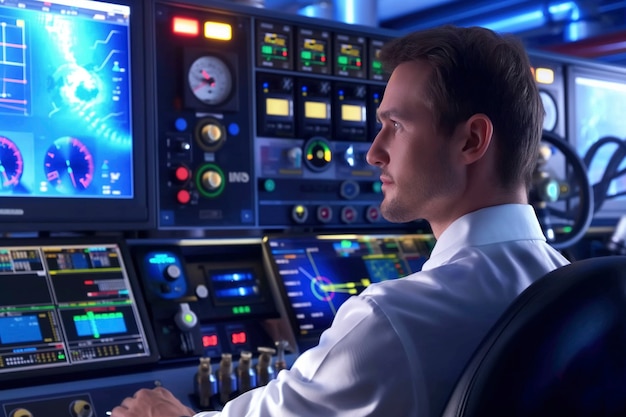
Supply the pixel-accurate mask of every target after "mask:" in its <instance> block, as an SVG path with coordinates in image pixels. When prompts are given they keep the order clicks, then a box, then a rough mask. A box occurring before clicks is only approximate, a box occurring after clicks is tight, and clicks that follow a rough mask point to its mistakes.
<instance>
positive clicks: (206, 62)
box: [187, 55, 233, 106]
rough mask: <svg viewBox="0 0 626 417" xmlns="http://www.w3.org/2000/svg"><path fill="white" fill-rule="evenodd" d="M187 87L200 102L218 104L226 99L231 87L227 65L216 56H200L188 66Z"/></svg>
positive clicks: (231, 79)
mask: <svg viewBox="0 0 626 417" xmlns="http://www.w3.org/2000/svg"><path fill="white" fill-rule="evenodd" d="M187 79H188V81H189V88H190V89H191V92H192V93H193V95H194V96H195V97H196V98H197V99H198V100H200V101H201V102H203V103H205V104H209V105H212V106H214V105H218V104H221V103H223V102H224V101H226V99H228V97H229V96H230V94H231V92H232V89H233V77H232V74H231V72H230V69H229V68H228V65H226V63H225V62H224V61H223V60H222V59H221V58H218V57H216V56H210V55H206V56H201V57H199V58H197V59H196V60H195V61H193V63H192V64H191V65H190V66H189V72H188V74H187Z"/></svg>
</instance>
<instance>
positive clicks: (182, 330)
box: [130, 239, 282, 360]
mask: <svg viewBox="0 0 626 417" xmlns="http://www.w3.org/2000/svg"><path fill="white" fill-rule="evenodd" d="M130 248H131V251H132V253H133V259H134V261H135V263H136V268H137V271H138V274H139V276H140V277H141V281H142V286H143V289H144V292H145V298H146V304H147V306H148V307H147V308H148V311H149V313H150V321H151V324H152V327H153V329H154V330H155V335H156V340H157V345H158V348H159V352H160V353H161V357H162V358H163V359H172V358H178V359H180V358H185V357H198V356H204V357H208V358H212V359H213V360H218V359H220V358H221V356H222V354H224V353H228V354H231V355H233V356H234V357H235V358H238V357H239V356H240V354H241V353H242V352H244V351H247V352H255V353H256V352H257V350H258V348H259V347H268V346H269V347H273V346H274V343H275V342H274V341H275V340H279V339H281V338H282V337H281V336H280V335H270V334H269V333H268V330H266V328H264V321H265V320H272V319H277V318H278V317H279V311H278V308H277V306H276V302H275V296H274V295H273V292H272V287H271V284H270V280H269V278H268V276H267V274H266V272H265V269H264V266H263V262H262V248H261V241H260V239H250V240H245V239H231V240H229V239H214V240H211V239H209V240H204V239H201V240H187V241H167V242H161V243H159V242H150V241H146V240H138V241H131V242H130ZM266 326H267V325H266Z"/></svg>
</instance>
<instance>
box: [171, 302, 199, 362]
mask: <svg viewBox="0 0 626 417" xmlns="http://www.w3.org/2000/svg"><path fill="white" fill-rule="evenodd" d="M174 323H176V326H178V328H179V329H180V330H181V334H180V349H181V350H182V351H183V352H185V353H189V352H193V351H194V350H195V348H196V347H195V342H194V340H193V339H194V338H193V335H192V334H191V332H190V331H191V330H192V329H193V328H194V327H196V325H197V324H198V316H197V315H196V313H194V312H193V311H192V310H191V308H190V307H189V303H180V304H179V305H178V312H176V315H175V316H174Z"/></svg>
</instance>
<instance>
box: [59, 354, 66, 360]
mask: <svg viewBox="0 0 626 417" xmlns="http://www.w3.org/2000/svg"><path fill="white" fill-rule="evenodd" d="M57 358H58V359H59V360H64V359H65V355H64V354H63V353H59V354H58V355H57Z"/></svg>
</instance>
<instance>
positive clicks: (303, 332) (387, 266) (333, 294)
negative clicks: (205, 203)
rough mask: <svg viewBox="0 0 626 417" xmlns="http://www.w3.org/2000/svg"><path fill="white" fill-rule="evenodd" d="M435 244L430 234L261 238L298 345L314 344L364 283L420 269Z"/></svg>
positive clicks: (308, 345)
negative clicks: (344, 304) (341, 306)
mask: <svg viewBox="0 0 626 417" xmlns="http://www.w3.org/2000/svg"><path fill="white" fill-rule="evenodd" d="M434 243H435V240H434V237H433V236H432V235H429V234H423V235H422V234H419V235H395V236H394V235H384V236H382V235H381V236H374V235H309V236H289V235H280V236H270V237H268V238H266V240H265V250H266V254H267V255H268V258H269V263H270V265H271V266H272V268H273V273H274V277H275V280H276V282H277V283H278V287H279V290H280V292H281V293H282V294H281V295H282V297H283V299H284V302H285V305H286V307H287V309H288V315H289V316H290V319H291V324H292V327H293V331H294V336H295V338H296V341H297V343H298V347H299V348H300V349H301V350H304V349H307V348H309V347H311V346H313V345H315V344H316V343H317V341H318V340H319V337H320V335H321V333H322V332H323V331H324V330H326V329H327V328H328V327H329V326H330V324H331V322H332V320H333V318H334V317H335V314H336V312H337V309H338V308H339V306H340V305H341V304H343V303H344V302H345V301H346V300H347V299H348V298H349V297H351V296H353V295H357V294H359V293H361V292H362V291H363V290H364V289H365V288H366V287H367V286H368V285H370V284H372V283H375V282H380V281H385V280H390V279H396V278H400V277H403V276H405V275H408V274H410V273H412V272H416V271H419V270H420V269H421V268H422V265H423V264H424V262H425V261H426V260H427V259H428V257H429V256H430V252H431V250H432V248H433V246H434Z"/></svg>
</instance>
